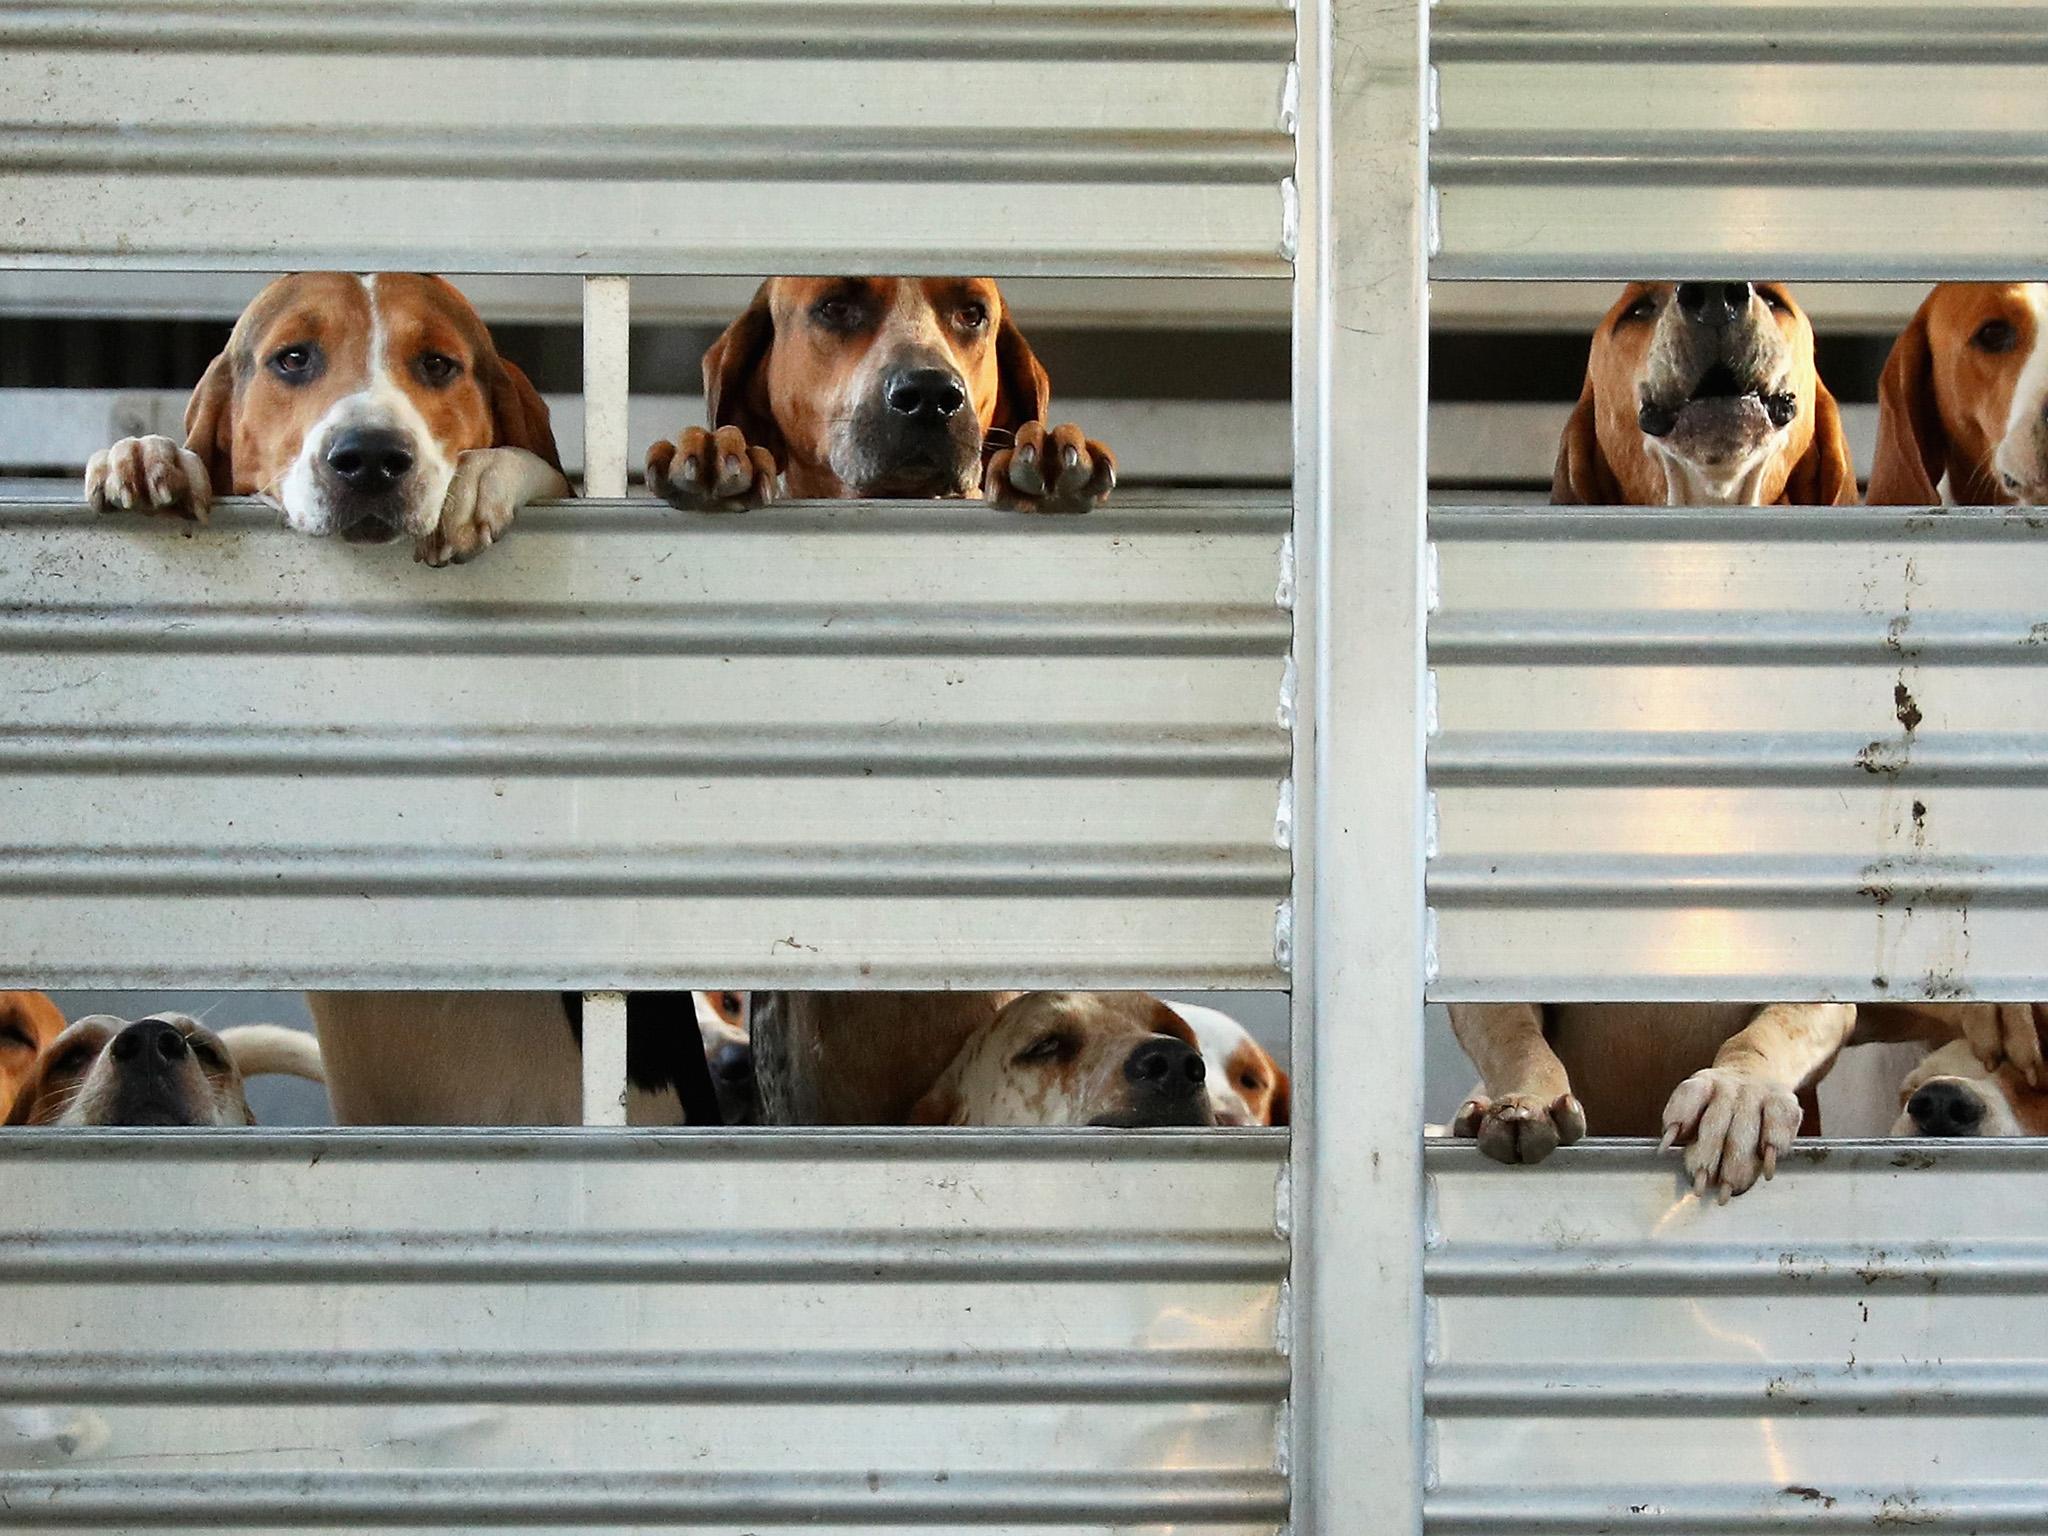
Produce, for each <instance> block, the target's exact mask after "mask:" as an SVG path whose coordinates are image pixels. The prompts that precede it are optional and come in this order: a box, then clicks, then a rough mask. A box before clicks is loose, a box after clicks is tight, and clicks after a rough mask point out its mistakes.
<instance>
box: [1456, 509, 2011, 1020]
mask: <svg viewBox="0 0 2048 1536" xmlns="http://www.w3.org/2000/svg"><path fill="white" fill-rule="evenodd" d="M1431 526H1432V532H1433V535H1434V537H1435V540H1436V547H1437V555H1438V560H1439V584H1440V606H1439V609H1438V611H1437V612H1436V614H1435V616H1434V619H1433V622H1432V625H1431V630H1430V650H1431V660H1432V665H1433V666H1434V668H1435V674H1436V699H1437V726H1438V733H1437V735H1436V737H1435V739H1434V741H1433V743H1432V750H1431V754H1430V772H1431V776H1432V783H1433V785H1434V788H1435V798H1436V812H1437V846H1436V856H1435V858H1434V859H1433V861H1432V864H1431V869H1430V900H1431V904H1432V906H1433V907H1434V909H1435V912H1436V915H1437V959H1438V975H1437V980H1436V983H1435V986H1434V988H1433V993H1432V995H1433V996H1435V997H1436V998H1438V999H1439V1000H1448V1001H1457V1000H1466V999H1503V1000H1507V999H1539V1000H1544V1001H1570V1000H1576V999H1582V998H1585V999H1600V998H1608V999H1649V998H1675V999H1694V1000H1702V1001H1704V1000H1710V999H1721V1000H1728V1001H1754V1000H1760V999H1769V998H1782V997H1791V998H1818V997H1841V998H1877V997H1928V998H1942V997H1961V996H1973V995H1974V996H1985V997H2014V998H2033V997H2042V996H2048V950H2044V948H2043V946H2042V943H2041V931H2042V930H2041V912H2042V906H2043V903H2044V902H2048V734H2044V732H2043V724H2044V722H2048V643H2044V642H2048V522H2044V520H2043V519H2041V518H2039V517H2036V516H2032V515H2029V514H2025V513H2017V512H1996V511H1976V510H1951V511H1946V512H1943V511H1940V510H1939V509H1937V510H1935V511H1933V512H1920V511H1908V510H1897V509H1891V508H1872V509H1867V510H1866V509H1858V508H1826V509H1818V510H1798V509H1786V508H1768V509H1764V510H1761V511H1755V512H1713V511H1684V510H1680V511H1666V510H1655V511H1641V510H1634V509H1570V510H1561V509H1560V510H1552V509H1545V510H1533V509H1522V510H1514V509H1471V510H1443V509H1440V510H1438V511H1437V512H1436V513H1435V514H1434V516H1433V518H1432V524H1431Z"/></svg>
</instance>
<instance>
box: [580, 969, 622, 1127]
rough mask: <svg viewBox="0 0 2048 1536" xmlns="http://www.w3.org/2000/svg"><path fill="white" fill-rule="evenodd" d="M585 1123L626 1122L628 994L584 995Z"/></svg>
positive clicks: (592, 993)
mask: <svg viewBox="0 0 2048 1536" xmlns="http://www.w3.org/2000/svg"><path fill="white" fill-rule="evenodd" d="M583 1123H584V1124H585V1125H624V1124H625V1123H626V994H625V993H623V992H586V993H584V994H583Z"/></svg>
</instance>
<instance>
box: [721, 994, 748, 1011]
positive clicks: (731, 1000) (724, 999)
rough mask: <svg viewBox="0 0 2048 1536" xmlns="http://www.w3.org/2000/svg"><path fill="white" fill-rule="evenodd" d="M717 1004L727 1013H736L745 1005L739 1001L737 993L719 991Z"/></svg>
mask: <svg viewBox="0 0 2048 1536" xmlns="http://www.w3.org/2000/svg"><path fill="white" fill-rule="evenodd" d="M718 1006H719V1007H720V1008H721V1009H723V1010H724V1011H725V1012H727V1013H738V1012H739V1011H740V1009H741V1008H742V1007H744V1006H745V1005H744V1004H743V1003H741V1002H740V995H739V993H737V992H721V993H719V994H718Z"/></svg>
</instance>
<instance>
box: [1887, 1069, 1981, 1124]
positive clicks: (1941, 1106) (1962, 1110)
mask: <svg viewBox="0 0 2048 1536" xmlns="http://www.w3.org/2000/svg"><path fill="white" fill-rule="evenodd" d="M1906 1113H1907V1114H1909V1115H1911V1116H1912V1117H1913V1123H1914V1124H1915V1125H1917V1126H1919V1127H1920V1131H1921V1134H1922V1135H1926V1136H1975V1135H1976V1134H1977V1133H1978V1127H1980V1126H1981V1125H1983V1123H1984V1101H1983V1100H1982V1099H1980V1098H1978V1097H1977V1094H1976V1091H1975V1090H1974V1089H1972V1088H1970V1087H1969V1086H1968V1085H1967V1084H1964V1083H1942V1082H1934V1083H1929V1084H1928V1085H1927V1086H1926V1087H1924V1088H1922V1089H1921V1090H1920V1091H1919V1092H1918V1093H1916V1094H1914V1095H1913V1097H1912V1098H1910V1099H1908V1100H1907V1101H1906Z"/></svg>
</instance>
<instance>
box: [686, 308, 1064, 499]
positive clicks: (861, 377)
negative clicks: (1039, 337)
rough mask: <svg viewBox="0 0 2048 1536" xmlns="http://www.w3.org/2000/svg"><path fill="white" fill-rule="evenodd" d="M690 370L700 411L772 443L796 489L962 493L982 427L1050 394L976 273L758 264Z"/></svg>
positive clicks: (975, 462) (985, 435)
mask: <svg viewBox="0 0 2048 1536" xmlns="http://www.w3.org/2000/svg"><path fill="white" fill-rule="evenodd" d="M704 373H705V393H706V397H707V401H708V402H709V404H710V407H711V417H712V422H713V425H714V426H736V427H738V428H739V429H740V430H741V431H742V432H743V433H744V434H745V435H746V437H747V439H748V441H750V442H752V443H755V444H757V445H759V446H761V447H764V448H767V449H768V450H769V451H770V452H771V453H773V454H774V455H775V456H776V458H777V459H778V460H779V461H780V462H781V464H782V465H783V469H784V474H785V476H786V479H787V483H788V487H789V490H790V493H791V494H792V495H796V496H841V497H844V496H877V495H896V496H957V495H967V494H972V493H973V492H974V491H975V490H976V489H977V488H978V486H979V479H980V468H981V464H982V460H983V457H984V454H985V451H986V450H987V449H988V448H989V447H990V446H991V445H990V434H991V432H997V433H998V434H999V435H1000V432H1002V431H1013V430H1014V429H1015V428H1016V427H1017V426H1018V425H1021V424H1022V423H1023V422H1025V421H1035V420H1039V419H1041V418H1042V417H1043V415H1044V412H1045V409H1046V406H1047V405H1048V403H1049V396H1050V391H1049V389H1048V388H1047V386H1046V381H1045V372H1044V370H1043V369H1042V368H1040V367H1039V366H1038V361H1037V359H1036V357H1034V356H1033V355H1032V353H1031V349H1030V347H1029V346H1028V344H1026V343H1025V341H1024V338H1023V336H1022V333H1021V332H1019V331H1018V330H1017V328H1016V325H1015V324H1014V323H1013V322H1012V320H1011V319H1010V317H1009V315H1008V313H1007V312H1006V310H1005V308H1004V305H1003V298H1002V293H1001V291H1000V290H999V289H998V288H997V286H996V284H995V283H994V282H993V281H992V280H990V279H988V278H963V277H924V278H911V277H776V278H770V279H769V280H768V281H767V282H766V283H764V284H762V286H761V290H760V292H759V293H757V294H756V295H755V299H754V302H753V304H752V305H751V306H750V307H749V309H748V310H747V312H746V313H745V314H743V315H742V316H741V317H740V318H739V319H738V320H736V321H735V322H734V323H733V325H732V326H731V327H730V328H728V330H727V331H726V333H725V335H723V336H722V337H720V338H719V340H718V342H717V343H716V344H715V345H714V346H713V347H712V348H711V350H710V351H709V352H708V353H707V354H706V355H705V359H704ZM955 388H957V402H956V399H955V397H954V395H953V394H952V393H951V391H953V390H954V389H955ZM920 392H922V393H920ZM892 400H893V401H894V402H895V403H894V404H893V405H892V404H891V402H892Z"/></svg>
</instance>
